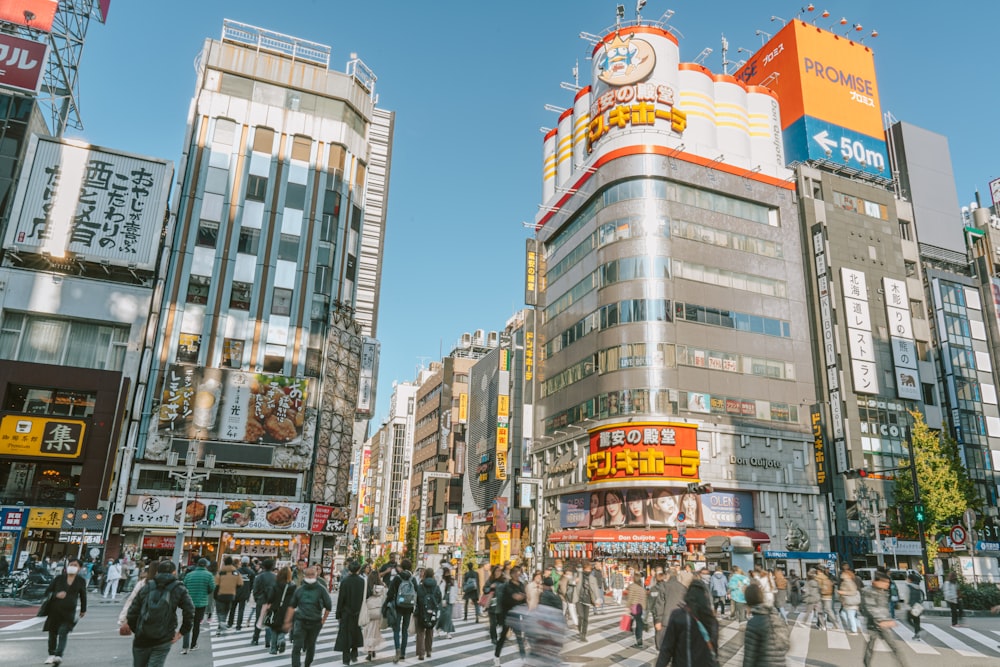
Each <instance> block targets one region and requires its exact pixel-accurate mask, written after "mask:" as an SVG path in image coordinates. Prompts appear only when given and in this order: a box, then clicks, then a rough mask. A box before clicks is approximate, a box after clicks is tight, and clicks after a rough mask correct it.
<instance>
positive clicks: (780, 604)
mask: <svg viewBox="0 0 1000 667" xmlns="http://www.w3.org/2000/svg"><path fill="white" fill-rule="evenodd" d="M771 578H772V579H773V580H774V608H775V609H777V610H778V613H779V614H781V615H782V616H784V615H785V602H787V600H788V579H786V578H785V573H784V572H783V571H782V570H781V568H776V569H774V570H771Z"/></svg>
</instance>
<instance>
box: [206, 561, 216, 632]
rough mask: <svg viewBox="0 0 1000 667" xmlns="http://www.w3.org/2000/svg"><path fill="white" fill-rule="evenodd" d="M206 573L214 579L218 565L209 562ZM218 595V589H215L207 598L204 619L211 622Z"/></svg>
mask: <svg viewBox="0 0 1000 667" xmlns="http://www.w3.org/2000/svg"><path fill="white" fill-rule="evenodd" d="M206 569H207V570H208V573H209V574H211V575H212V578H213V579H214V578H215V575H216V574H218V573H219V564H218V563H217V562H215V561H214V560H212V561H209V563H208V567H207V568H206ZM218 594H219V589H218V588H216V589H215V593H214V594H213V595H211V596H209V598H208V606H207V607H206V608H205V618H207V619H208V620H210V621H211V620H212V615H213V614H215V597H216V596H217V595H218Z"/></svg>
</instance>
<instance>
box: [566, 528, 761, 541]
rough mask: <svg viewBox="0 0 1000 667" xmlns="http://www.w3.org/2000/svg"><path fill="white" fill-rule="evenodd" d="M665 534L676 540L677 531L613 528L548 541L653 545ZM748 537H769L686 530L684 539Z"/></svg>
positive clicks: (571, 532) (730, 530) (756, 532)
mask: <svg viewBox="0 0 1000 667" xmlns="http://www.w3.org/2000/svg"><path fill="white" fill-rule="evenodd" d="M667 533H672V534H673V536H674V540H675V542H676V540H677V531H676V530H673V531H668V530H666V529H658V530H639V529H635V530H630V529H627V528H626V529H622V530H615V529H614V528H597V529H593V530H561V531H558V532H555V533H551V534H550V535H549V538H548V541H549V542H550V543H553V544H558V543H562V542H585V543H595V542H626V543H632V544H636V543H643V542H645V543H655V542H666V541H667ZM740 536H742V537H749V538H750V540H751V541H752V542H753V543H754V544H767V543H769V542H770V541H771V536H770V535H768V534H767V533H762V532H760V531H759V530H739V529H735V528H688V529H687V532H686V534H685V538H686V540H687V543H688V544H703V543H704V542H705V540H706V539H707V538H709V537H740Z"/></svg>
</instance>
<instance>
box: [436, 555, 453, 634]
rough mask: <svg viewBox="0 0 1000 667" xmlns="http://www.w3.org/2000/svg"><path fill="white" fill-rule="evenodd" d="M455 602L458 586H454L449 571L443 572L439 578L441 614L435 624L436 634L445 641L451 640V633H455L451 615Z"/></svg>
mask: <svg viewBox="0 0 1000 667" xmlns="http://www.w3.org/2000/svg"><path fill="white" fill-rule="evenodd" d="M457 602H458V586H456V585H455V578H454V577H453V576H451V570H445V571H444V574H443V575H442V576H441V614H440V617H439V618H438V622H437V629H438V632H439V633H440V636H442V637H444V638H445V639H451V633H453V632H455V622H454V621H453V620H452V614H453V613H454V609H455V604H456V603H457Z"/></svg>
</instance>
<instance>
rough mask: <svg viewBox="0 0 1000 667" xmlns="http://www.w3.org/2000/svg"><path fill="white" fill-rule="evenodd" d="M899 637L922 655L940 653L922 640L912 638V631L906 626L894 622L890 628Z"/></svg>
mask: <svg viewBox="0 0 1000 667" xmlns="http://www.w3.org/2000/svg"><path fill="white" fill-rule="evenodd" d="M892 629H893V630H894V631H895V632H896V634H897V635H899V638H900V639H902V640H903V643H904V644H906V645H907V646H909V647H910V648H911V649H913V652H914V653H921V654H923V655H941V653H940V652H939V651H938V650H937V649H936V648H934V647H933V646H931V645H930V644H928V643H927V642H922V641H920V640H919V639H913V631H912V630H911V629H910V628H909V627H908V626H904V625H903V624H902V623H896V625H895V626H894V627H893V628H892Z"/></svg>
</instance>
